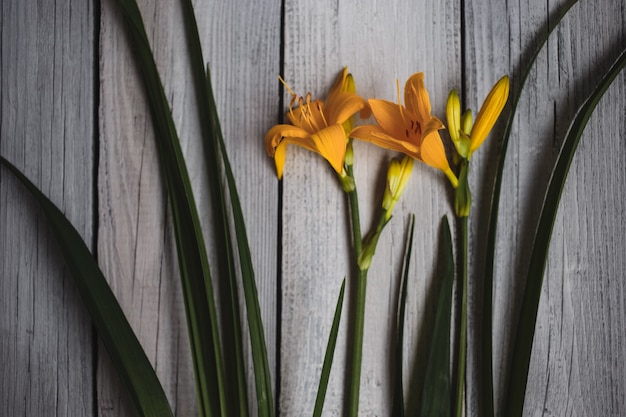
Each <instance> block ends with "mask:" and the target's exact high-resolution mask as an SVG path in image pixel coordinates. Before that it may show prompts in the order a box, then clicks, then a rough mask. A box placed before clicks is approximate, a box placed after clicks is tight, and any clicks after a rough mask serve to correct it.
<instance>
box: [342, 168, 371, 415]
mask: <svg viewBox="0 0 626 417" xmlns="http://www.w3.org/2000/svg"><path fill="white" fill-rule="evenodd" d="M346 171H347V173H348V176H350V177H351V178H352V179H354V173H353V170H352V165H348V166H347V169H346ZM347 194H348V204H349V209H350V220H351V223H352V224H351V226H352V245H353V248H354V253H353V256H354V268H356V271H357V273H356V277H355V281H354V285H355V295H356V298H355V300H356V303H355V305H354V309H355V310H354V331H353V333H352V343H351V344H350V345H349V348H348V349H350V350H351V351H352V352H351V355H350V356H351V357H352V366H351V368H350V397H349V398H350V402H349V414H348V415H350V416H355V417H356V416H357V414H358V411H359V392H360V387H361V362H362V357H363V329H364V327H365V293H366V289H367V270H365V271H363V270H361V269H360V268H359V267H358V259H359V256H360V255H361V252H362V250H363V240H362V237H361V220H360V217H359V199H358V195H357V191H356V186H355V187H354V189H353V190H352V191H349V192H348V193H347Z"/></svg>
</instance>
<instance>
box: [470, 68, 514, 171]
mask: <svg viewBox="0 0 626 417" xmlns="http://www.w3.org/2000/svg"><path fill="white" fill-rule="evenodd" d="M508 98H509V77H508V76H506V75H505V76H504V77H502V78H500V80H499V81H498V82H497V83H496V84H495V85H494V86H493V87H492V88H491V91H490V92H489V94H488V95H487V98H486V99H485V101H484V102H483V105H482V107H481V108H480V111H479V112H478V116H476V121H475V122H474V126H473V127H472V130H471V133H470V147H469V153H468V155H467V159H470V157H471V156H472V153H473V152H474V151H475V150H476V149H478V147H479V146H480V145H482V143H483V142H484V141H485V138H487V135H488V134H489V132H490V131H491V129H492V128H493V125H494V124H495V123H496V120H498V117H500V113H502V110H503V109H504V105H505V104H506V101H507V100H508Z"/></svg>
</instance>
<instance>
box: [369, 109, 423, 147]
mask: <svg viewBox="0 0 626 417" xmlns="http://www.w3.org/2000/svg"><path fill="white" fill-rule="evenodd" d="M368 103H369V104H370V108H371V109H372V114H373V115H374V119H376V122H378V124H379V125H380V127H381V129H382V130H383V131H385V132H386V133H387V134H388V135H389V136H391V137H393V138H395V139H396V140H398V141H400V140H402V141H407V142H410V143H411V145H413V146H419V141H420V138H421V134H422V131H421V126H420V125H419V123H418V122H417V120H416V117H415V115H413V114H412V113H411V112H410V111H409V110H407V109H405V108H402V107H401V106H400V105H398V104H395V103H392V102H390V101H387V100H378V99H369V100H368Z"/></svg>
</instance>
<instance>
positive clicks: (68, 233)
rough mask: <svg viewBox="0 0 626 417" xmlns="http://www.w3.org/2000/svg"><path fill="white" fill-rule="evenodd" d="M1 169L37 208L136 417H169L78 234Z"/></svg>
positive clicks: (130, 331)
mask: <svg viewBox="0 0 626 417" xmlns="http://www.w3.org/2000/svg"><path fill="white" fill-rule="evenodd" d="M0 164H4V165H5V166H6V167H7V168H8V169H9V170H10V171H11V172H12V173H13V174H15V176H16V177H17V178H18V179H19V180H20V181H21V182H22V183H23V184H24V186H25V187H26V188H27V189H28V190H29V191H30V192H31V193H32V195H33V196H34V197H35V199H36V200H37V202H38V203H39V204H40V205H41V208H42V209H43V212H44V214H45V215H46V218H47V219H48V222H49V224H50V229H51V230H52V232H53V234H54V237H55V238H56V240H57V242H58V244H59V248H60V249H61V252H62V254H63V257H64V259H65V263H66V264H67V267H68V269H69V270H70V272H71V275H72V277H73V279H74V283H75V284H76V287H77V288H78V290H79V292H80V295H81V296H82V298H83V301H84V302H85V305H86V306H87V310H88V311H89V314H90V315H91V318H92V320H93V322H94V324H95V326H96V329H97V330H98V335H99V336H100V338H101V339H102V342H103V343H104V346H105V347H106V349H107V352H108V353H109V356H110V357H111V361H112V362H113V366H114V367H115V369H116V370H117V373H118V375H119V376H120V378H121V380H122V382H123V383H124V386H125V388H126V391H127V392H128V394H129V396H130V399H131V400H132V403H133V405H134V406H135V410H136V412H137V415H139V416H146V417H148V416H150V417H172V416H173V413H172V410H171V409H170V406H169V403H168V401H167V397H166V396H165V392H164V391H163V387H162V386H161V383H160V382H159V379H158V378H157V376H156V373H155V372H154V369H153V368H152V365H151V364H150V361H149V360H148V357H147V356H146V354H145V352H144V351H143V348H142V347H141V344H140V343H139V341H138V340H137V337H136V336H135V333H134V332H133V329H132V328H131V327H130V324H129V323H128V321H127V320H126V317H125V316H124V312H123V311H122V309H121V307H120V305H119V304H118V302H117V299H116V298H115V295H113V292H112V291H111V288H110V287H109V284H108V283H107V282H106V279H105V278H104V275H103V274H102V271H101V270H100V268H99V267H98V263H97V262H96V260H95V258H94V257H93V255H92V254H91V252H90V251H89V248H87V245H85V242H84V241H83V239H82V237H81V236H80V234H79V233H78V231H77V230H76V229H75V228H74V226H72V224H71V223H70V222H69V220H67V218H66V217H65V216H64V215H63V213H62V212H61V210H59V209H58V208H57V206H55V205H54V203H52V201H50V200H49V199H48V198H47V197H46V196H45V195H43V193H42V192H41V191H39V189H37V187H36V186H35V185H34V184H33V183H32V182H30V181H29V180H28V178H26V177H25V176H24V175H23V174H22V173H21V172H20V171H19V170H18V169H17V168H16V167H15V166H13V165H12V164H11V163H10V162H8V161H7V160H6V159H4V158H3V157H1V156H0Z"/></svg>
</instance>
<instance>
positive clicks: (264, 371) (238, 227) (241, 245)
mask: <svg viewBox="0 0 626 417" xmlns="http://www.w3.org/2000/svg"><path fill="white" fill-rule="evenodd" d="M207 94H208V95H209V98H210V102H211V112H210V117H211V121H212V125H213V127H214V132H215V133H216V136H217V139H218V140H219V145H220V151H221V155H222V160H223V162H224V169H225V172H226V182H227V184H228V192H229V195H230V203H231V205H232V215H233V221H234V224H235V235H236V238H237V248H238V252H239V264H240V266H241V276H242V284H243V291H244V297H245V300H246V313H247V317H248V329H249V331H250V343H251V345H252V364H253V366H254V379H255V384H256V395H257V406H258V410H259V417H272V416H273V415H274V404H273V399H272V378H271V374H270V369H269V363H268V359H267V348H266V346H265V334H264V331H263V320H262V319H261V308H260V306H259V296H258V293H257V288H256V280H255V278H254V270H253V268H252V256H251V255H250V247H249V246H248V237H247V233H246V225H245V222H244V219H243V212H242V210H241V203H240V202H239V195H238V194H237V187H236V185H235V178H234V176H233V171H232V168H231V166H230V162H229V160H228V156H227V155H226V146H225V145H224V139H223V138H222V134H221V129H220V128H219V120H218V117H217V108H216V106H215V99H214V97H213V90H212V89H211V77H210V75H209V72H208V68H207Z"/></svg>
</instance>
